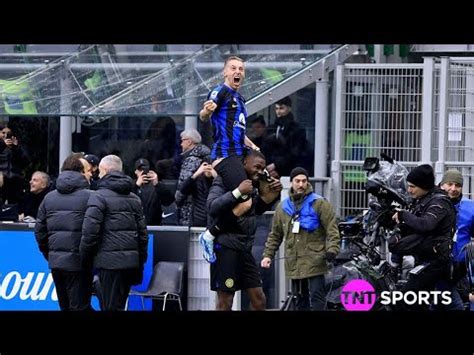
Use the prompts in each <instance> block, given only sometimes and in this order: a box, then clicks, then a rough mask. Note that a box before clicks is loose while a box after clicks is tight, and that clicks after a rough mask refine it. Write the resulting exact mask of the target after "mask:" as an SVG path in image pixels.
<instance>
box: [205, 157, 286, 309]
mask: <svg viewBox="0 0 474 355" xmlns="http://www.w3.org/2000/svg"><path fill="white" fill-rule="evenodd" d="M265 165H266V164H265V157H264V155H263V154H262V153H260V152H258V151H256V150H252V151H250V152H249V153H248V155H247V156H246V157H245V159H244V169H245V172H246V173H247V177H248V179H247V180H244V181H242V182H241V183H240V185H239V187H238V188H237V189H235V190H238V191H230V190H227V189H226V187H225V186H224V183H223V181H222V178H221V177H220V176H217V177H216V178H215V179H214V182H213V184H212V186H211V189H210V191H209V196H208V198H207V207H208V211H209V216H210V220H209V223H208V226H209V225H213V224H215V223H216V221H217V220H219V225H220V226H222V229H221V232H220V234H219V235H218V236H217V237H216V240H215V243H214V251H215V253H216V261H215V262H214V263H212V264H211V290H213V291H217V310H231V309H232V303H233V299H234V294H235V291H238V290H240V289H242V290H245V291H246V292H247V295H248V296H249V299H250V304H251V308H252V309H254V310H264V309H265V304H266V300H265V294H264V293H263V290H262V280H261V277H260V272H259V269H258V266H257V263H256V261H255V259H254V257H253V256H252V245H253V242H254V239H255V231H256V229H257V219H256V215H258V214H262V213H263V212H265V211H266V210H268V209H269V208H270V207H271V205H272V203H273V202H274V201H275V200H276V199H277V198H278V196H279V193H280V191H281V189H282V186H281V183H280V181H279V180H276V179H274V178H272V181H271V182H269V183H268V182H267V183H262V184H261V186H259V185H260V183H259V182H260V179H261V177H262V176H264V174H263V170H264V169H265ZM254 186H259V193H257V189H256V188H255V187H254ZM234 192H235V193H234ZM236 194H237V195H238V194H241V195H243V194H250V195H251V196H252V198H249V199H248V200H247V201H245V202H241V203H239V200H238V199H237V198H236V197H235V195H236Z"/></svg>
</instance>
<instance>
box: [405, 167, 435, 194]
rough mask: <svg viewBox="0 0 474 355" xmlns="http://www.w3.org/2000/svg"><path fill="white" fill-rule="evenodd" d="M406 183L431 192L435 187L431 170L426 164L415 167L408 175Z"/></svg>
mask: <svg viewBox="0 0 474 355" xmlns="http://www.w3.org/2000/svg"><path fill="white" fill-rule="evenodd" d="M407 181H409V182H411V183H412V184H413V185H416V186H418V187H420V188H422V189H423V190H431V189H432V188H433V187H434V186H435V185H434V181H435V177H434V173H433V168H432V167H431V165H428V164H423V165H420V166H417V167H416V168H415V169H413V170H412V171H411V172H410V173H409V174H408V176H407Z"/></svg>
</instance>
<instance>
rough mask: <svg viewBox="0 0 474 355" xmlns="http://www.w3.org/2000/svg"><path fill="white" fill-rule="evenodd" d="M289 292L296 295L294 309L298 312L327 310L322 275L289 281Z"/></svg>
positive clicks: (324, 284) (324, 283)
mask: <svg viewBox="0 0 474 355" xmlns="http://www.w3.org/2000/svg"><path fill="white" fill-rule="evenodd" d="M291 292H292V293H293V294H296V295H297V304H296V309H297V310H299V311H305V310H313V311H324V310H326V309H327V306H326V282H325V279H324V275H318V276H313V277H308V278H306V279H298V280H291Z"/></svg>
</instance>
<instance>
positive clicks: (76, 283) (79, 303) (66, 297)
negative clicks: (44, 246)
mask: <svg viewBox="0 0 474 355" xmlns="http://www.w3.org/2000/svg"><path fill="white" fill-rule="evenodd" d="M51 274H52V276H53V280H54V284H55V286H56V294H57V295H58V302H59V307H60V308H61V311H87V310H91V309H92V307H91V295H92V272H84V271H63V270H57V269H53V270H52V271H51Z"/></svg>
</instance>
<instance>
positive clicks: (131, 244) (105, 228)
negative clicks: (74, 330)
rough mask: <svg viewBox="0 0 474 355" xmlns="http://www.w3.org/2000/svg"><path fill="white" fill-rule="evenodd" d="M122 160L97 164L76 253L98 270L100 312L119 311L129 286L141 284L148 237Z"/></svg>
mask: <svg viewBox="0 0 474 355" xmlns="http://www.w3.org/2000/svg"><path fill="white" fill-rule="evenodd" d="M122 166H123V165H122V160H121V159H120V158H119V157H118V156H116V155H107V156H105V157H104V158H102V160H101V161H100V164H99V171H100V173H99V176H100V181H99V183H98V190H97V191H96V192H95V193H94V194H93V195H92V196H91V198H90V199H89V202H88V206H87V211H86V216H85V218H84V224H83V227H82V234H83V236H82V239H81V244H80V248H79V250H80V254H81V259H82V262H83V263H84V265H89V266H90V265H91V264H92V262H93V266H94V267H95V268H97V269H98V270H99V280H100V284H101V287H102V303H103V306H104V308H103V310H106V311H114V310H123V309H124V308H125V303H126V301H127V297H128V294H129V292H130V288H131V286H132V285H137V284H140V283H141V280H142V277H143V265H144V263H145V261H146V259H147V245H148V235H147V230H146V223H145V217H144V215H143V209H142V205H141V202H140V199H139V198H138V196H137V195H135V194H134V193H133V192H131V191H132V188H133V180H132V178H130V177H129V176H126V175H125V174H124V173H123V172H122Z"/></svg>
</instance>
